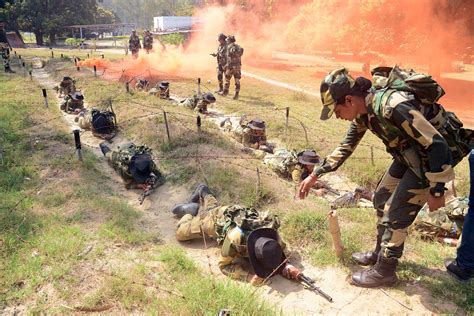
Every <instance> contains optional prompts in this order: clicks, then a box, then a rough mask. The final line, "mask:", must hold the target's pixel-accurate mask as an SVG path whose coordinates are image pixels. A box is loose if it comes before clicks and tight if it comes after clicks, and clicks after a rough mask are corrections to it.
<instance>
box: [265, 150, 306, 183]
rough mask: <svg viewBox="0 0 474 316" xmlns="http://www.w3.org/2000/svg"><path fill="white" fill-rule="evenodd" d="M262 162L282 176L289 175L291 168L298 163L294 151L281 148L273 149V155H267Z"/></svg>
mask: <svg viewBox="0 0 474 316" xmlns="http://www.w3.org/2000/svg"><path fill="white" fill-rule="evenodd" d="M263 163H264V164H266V165H268V167H269V168H270V169H271V170H273V171H275V172H276V173H278V174H280V175H282V176H283V177H291V169H292V167H294V166H296V165H297V164H298V158H297V154H295V152H294V151H288V150H286V149H284V148H282V149H277V150H275V153H274V154H273V155H267V156H266V157H265V158H264V159H263Z"/></svg>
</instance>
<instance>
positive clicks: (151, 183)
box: [138, 174, 156, 205]
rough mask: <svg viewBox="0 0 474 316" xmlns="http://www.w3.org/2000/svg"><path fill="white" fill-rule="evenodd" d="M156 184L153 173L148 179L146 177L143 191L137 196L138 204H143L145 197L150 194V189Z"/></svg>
mask: <svg viewBox="0 0 474 316" xmlns="http://www.w3.org/2000/svg"><path fill="white" fill-rule="evenodd" d="M155 184H156V176H155V175H154V174H153V175H151V176H150V177H148V179H146V181H145V183H144V185H145V186H144V188H143V193H142V195H140V197H139V198H138V201H139V202H140V205H142V204H143V201H145V199H146V197H147V196H149V195H150V193H151V190H152V189H153V188H154V187H155Z"/></svg>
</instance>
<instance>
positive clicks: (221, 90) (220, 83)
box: [216, 82, 224, 94]
mask: <svg viewBox="0 0 474 316" xmlns="http://www.w3.org/2000/svg"><path fill="white" fill-rule="evenodd" d="M223 91H224V84H222V82H219V90H217V91H216V93H218V94H221V93H222V92H223Z"/></svg>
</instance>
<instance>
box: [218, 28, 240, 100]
mask: <svg viewBox="0 0 474 316" xmlns="http://www.w3.org/2000/svg"><path fill="white" fill-rule="evenodd" d="M226 43H227V55H226V64H225V67H224V71H225V86H224V91H223V92H222V93H221V94H222V95H224V96H226V95H228V94H229V88H230V80H231V79H232V77H234V80H235V94H234V98H233V99H234V100H237V99H238V98H239V92H240V78H241V77H242V74H241V68H242V55H243V54H244V49H243V48H242V47H240V46H239V45H237V44H236V43H235V36H234V35H229V36H227V38H226Z"/></svg>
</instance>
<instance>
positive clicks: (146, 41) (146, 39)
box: [143, 30, 153, 54]
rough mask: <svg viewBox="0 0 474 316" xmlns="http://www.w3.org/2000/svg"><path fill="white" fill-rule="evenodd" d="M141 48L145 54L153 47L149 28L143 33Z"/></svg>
mask: <svg viewBox="0 0 474 316" xmlns="http://www.w3.org/2000/svg"><path fill="white" fill-rule="evenodd" d="M143 49H144V50H145V51H146V53H147V54H149V53H150V52H151V50H152V49H153V35H152V34H151V32H150V31H149V30H146V31H145V32H144V33H143Z"/></svg>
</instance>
